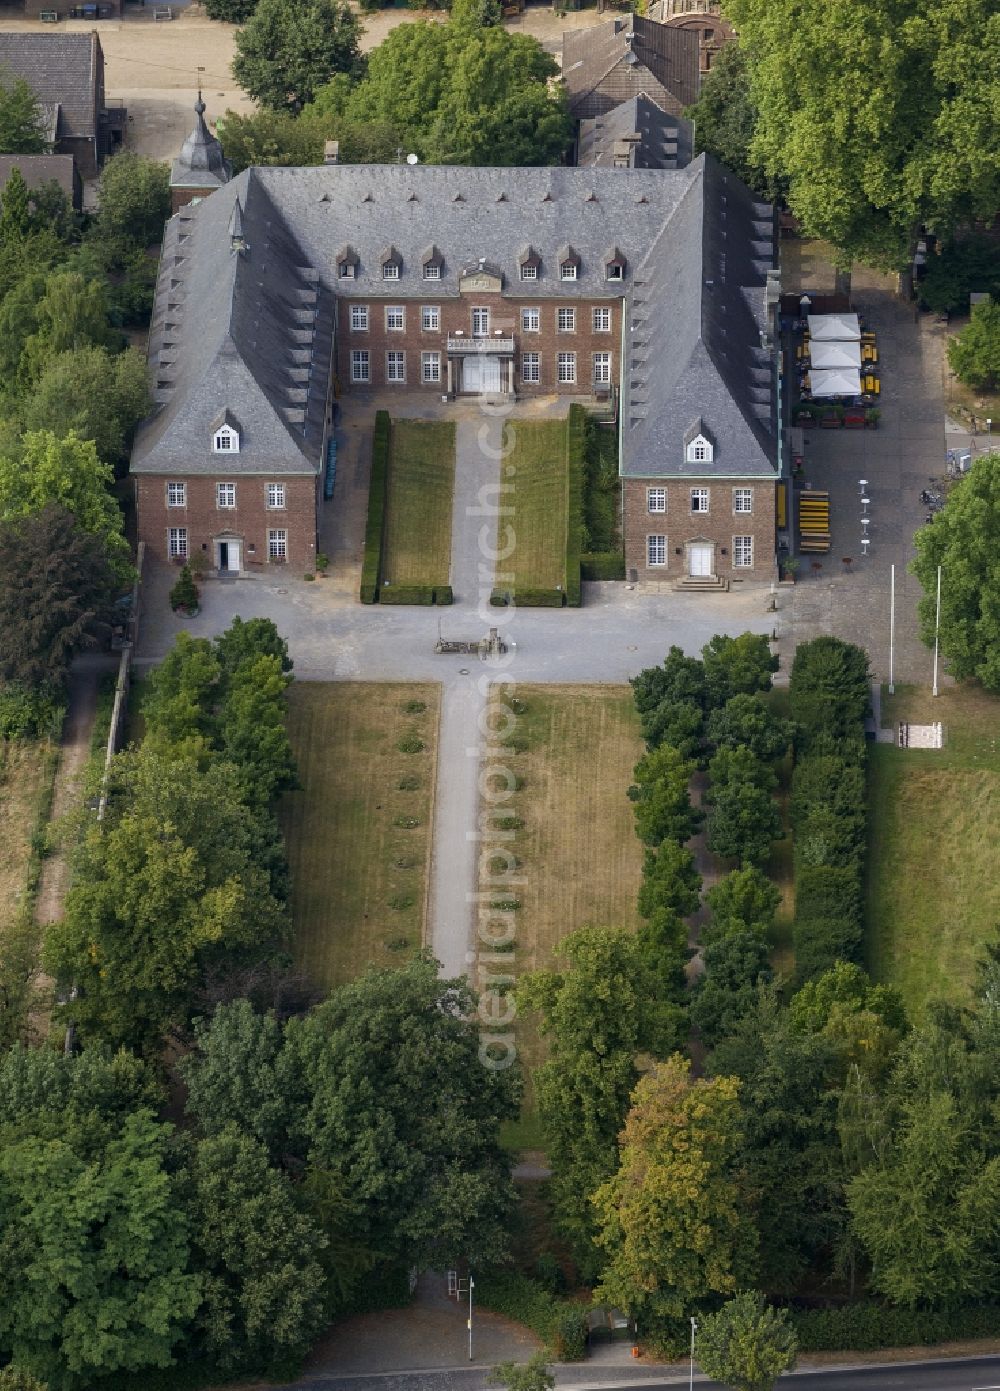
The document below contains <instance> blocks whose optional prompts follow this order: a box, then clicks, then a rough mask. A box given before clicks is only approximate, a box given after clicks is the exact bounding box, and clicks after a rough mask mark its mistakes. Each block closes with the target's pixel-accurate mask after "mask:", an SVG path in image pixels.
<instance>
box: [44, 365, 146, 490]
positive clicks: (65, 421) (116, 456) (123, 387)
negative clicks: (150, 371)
mask: <svg viewBox="0 0 1000 1391" xmlns="http://www.w3.org/2000/svg"><path fill="white" fill-rule="evenodd" d="M151 404H152V401H151V398H150V395H149V380H148V375H147V371H146V362H145V359H144V358H143V357H142V355H141V354H140V353H138V352H137V351H136V350H135V348H127V349H126V351H125V352H123V353H118V354H115V355H112V354H111V353H109V352H108V350H107V349H106V348H103V347H98V346H95V345H88V346H86V347H82V348H70V349H67V350H66V351H65V352H62V353H59V354H57V355H56V356H54V357H52V358H50V359H49V361H48V362H47V363H46V365H45V366H44V367H43V369H42V372H41V376H40V377H39V378H38V381H37V382H36V383H35V385H34V387H33V389H32V391H31V394H30V395H29V396H28V398H27V400H26V401H25V402H24V405H23V407H22V420H23V423H24V428H25V429H26V430H51V431H52V433H53V434H55V435H59V436H60V437H62V436H65V435H68V434H70V433H71V432H73V433H75V434H76V435H77V436H78V437H79V438H80V439H82V440H93V441H94V445H95V446H96V449H97V452H98V454H99V455H100V457H101V458H102V459H103V460H104V462H105V463H108V464H112V465H116V466H119V467H120V466H121V465H123V464H124V463H125V461H126V459H127V457H128V447H127V446H128V441H129V437H130V435H131V433H132V431H133V430H134V428H135V427H136V425H137V424H138V423H139V421H140V420H142V419H143V417H144V416H146V415H148V413H149V410H150V406H151Z"/></svg>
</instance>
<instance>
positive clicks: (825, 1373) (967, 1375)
mask: <svg viewBox="0 0 1000 1391" xmlns="http://www.w3.org/2000/svg"><path fill="white" fill-rule="evenodd" d="M487 1371H488V1368H486V1367H480V1366H474V1367H471V1368H469V1369H468V1370H465V1369H463V1370H450V1371H449V1370H442V1371H438V1372H435V1371H426V1372H412V1373H392V1372H391V1373H386V1374H385V1375H383V1376H354V1377H344V1376H340V1377H338V1376H324V1375H322V1374H316V1375H313V1376H306V1377H304V1378H303V1379H302V1380H300V1381H296V1382H294V1383H290V1384H289V1385H287V1386H284V1387H279V1388H275V1391H484V1388H485V1387H486V1385H487V1383H486V1374H487ZM687 1384H688V1368H687V1365H686V1364H683V1365H682V1364H675V1365H674V1366H672V1367H649V1366H641V1365H640V1366H637V1367H633V1368H630V1369H628V1370H627V1371H626V1370H622V1371H621V1372H620V1373H618V1374H617V1375H616V1372H615V1369H614V1368H611V1367H607V1366H602V1365H600V1364H597V1365H592V1364H587V1363H582V1364H569V1365H564V1366H560V1367H558V1368H557V1369H556V1385H557V1387H558V1388H559V1391H612V1388H613V1391H629V1388H634V1391H660V1388H667V1387H670V1388H673V1387H677V1386H686V1385H687ZM694 1384H695V1385H696V1386H698V1387H700V1388H702V1391H725V1388H723V1387H720V1386H719V1384H718V1383H717V1382H714V1381H709V1380H708V1378H707V1377H704V1376H702V1375H701V1373H700V1372H697V1371H696V1373H695V1378H694ZM778 1385H779V1386H780V1387H786V1388H787V1389H788V1391H1000V1357H970V1358H954V1359H933V1360H927V1361H919V1362H893V1363H880V1364H877V1365H870V1366H863V1365H861V1366H859V1365H854V1366H844V1367H815V1368H808V1367H807V1368H803V1369H802V1370H800V1371H797V1372H793V1373H792V1374H791V1375H789V1376H783V1377H782V1378H781V1379H780V1381H779V1383H778Z"/></svg>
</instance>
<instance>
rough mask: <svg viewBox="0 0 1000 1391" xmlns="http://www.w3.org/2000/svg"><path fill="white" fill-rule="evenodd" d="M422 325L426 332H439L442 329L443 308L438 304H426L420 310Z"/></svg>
mask: <svg viewBox="0 0 1000 1391" xmlns="http://www.w3.org/2000/svg"><path fill="white" fill-rule="evenodd" d="M420 327H421V328H422V329H423V331H424V332H425V333H438V332H440V329H441V309H440V306H439V305H437V304H425V305H423V306H422V308H421V310H420Z"/></svg>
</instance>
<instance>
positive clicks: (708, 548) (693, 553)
mask: <svg viewBox="0 0 1000 1391" xmlns="http://www.w3.org/2000/svg"><path fill="white" fill-rule="evenodd" d="M714 562H715V547H714V546H712V545H702V544H700V543H697V544H695V545H692V546H688V574H689V575H693V576H696V577H698V578H703V579H710V578H711V576H712V571H713V565H714Z"/></svg>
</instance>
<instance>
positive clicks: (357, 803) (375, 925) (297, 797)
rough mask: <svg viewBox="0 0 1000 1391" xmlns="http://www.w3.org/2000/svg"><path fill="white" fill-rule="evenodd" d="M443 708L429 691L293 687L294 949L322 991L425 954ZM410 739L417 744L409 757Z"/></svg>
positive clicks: (289, 819) (290, 829) (285, 809)
mask: <svg viewBox="0 0 1000 1391" xmlns="http://www.w3.org/2000/svg"><path fill="white" fill-rule="evenodd" d="M439 702H440V687H438V686H437V685H430V684H428V685H423V686H418V685H411V684H404V683H396V682H391V683H389V682H386V683H381V682H339V681H338V682H330V683H325V682H312V681H301V682H295V683H294V684H293V685H292V687H291V688H290V690H289V703H288V729H289V735H290V737H291V741H292V748H293V749H294V751H295V757H296V759H297V760H298V765H299V779H300V781H301V782H302V789H301V790H300V791H297V792H291V793H288V795H287V796H286V797H285V798H284V800H283V802H282V806H281V824H282V829H283V831H284V834H285V841H286V846H287V851H288V860H289V866H290V869H291V879H292V893H291V905H292V921H293V929H294V951H295V958H296V961H297V962H298V963H299V965H300V966H302V968H303V969H304V970H305V971H306V972H307V974H308V975H309V976H311V977H312V979H313V980H315V981H316V982H317V983H318V984H320V985H323V986H327V987H329V986H334V985H337V984H340V983H342V982H343V981H347V980H351V979H353V978H354V977H355V976H357V975H359V974H360V973H361V972H362V971H363V970H364V969H365V967H366V966H368V965H369V964H376V965H382V966H389V965H393V964H399V963H400V962H402V961H403V960H404V959H405V958H406V956H407V955H408V954H409V953H410V952H411V951H413V950H414V949H416V948H417V947H419V946H420V945H421V942H422V940H423V930H424V903H425V898H426V886H427V862H428V853H429V847H430V834H431V815H432V808H433V794H434V765H435V749H436V745H437V732H438V710H439ZM418 706H422V707H423V708H422V709H418V708H417V707H418ZM408 741H418V742H419V743H420V744H421V745H422V746H423V747H422V748H421V749H420V750H418V751H415V752H405V751H403V749H401V748H400V744H401V743H402V744H405V743H407V742H408ZM413 746H414V745H413V744H411V747H413ZM413 784H415V785H413ZM410 822H415V824H413V825H411V824H409V823H410Z"/></svg>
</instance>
